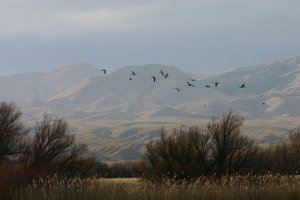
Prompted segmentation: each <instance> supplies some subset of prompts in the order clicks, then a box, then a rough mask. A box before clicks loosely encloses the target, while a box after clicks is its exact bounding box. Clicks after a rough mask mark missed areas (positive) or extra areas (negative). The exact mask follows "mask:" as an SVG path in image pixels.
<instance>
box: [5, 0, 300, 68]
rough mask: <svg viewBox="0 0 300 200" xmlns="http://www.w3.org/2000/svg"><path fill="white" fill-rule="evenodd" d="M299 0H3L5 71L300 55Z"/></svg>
mask: <svg viewBox="0 0 300 200" xmlns="http://www.w3.org/2000/svg"><path fill="white" fill-rule="evenodd" d="M299 11H300V1H299V0H185V1H183V0H151V1H150V0H148V1H147V0H131V1H130V0H0V74H11V73H15V72H24V71H33V70H34V71H49V70H51V69H54V68H57V67H60V66H62V65H66V64H72V63H77V62H82V61H87V62H90V63H92V64H94V65H96V66H99V67H103V66H105V67H108V68H118V67H121V66H126V65H139V64H150V63H160V64H173V65H175V66H178V67H180V68H182V69H185V70H188V71H192V72H197V73H213V72H216V71H220V70H222V69H225V68H230V67H236V66H246V65H252V64H258V63H263V62H267V61H272V60H276V59H281V58H287V57H292V56H299V55H300V52H299V50H300V12H299Z"/></svg>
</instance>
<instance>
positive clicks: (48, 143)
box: [31, 114, 84, 171]
mask: <svg viewBox="0 0 300 200" xmlns="http://www.w3.org/2000/svg"><path fill="white" fill-rule="evenodd" d="M83 151H84V146H77V145H76V144H75V138H74V135H70V134H68V123H67V122H66V121H64V120H63V119H61V118H60V119H53V118H52V117H51V116H50V115H49V114H45V115H44V117H43V119H42V121H40V122H37V123H36V126H35V136H34V138H33V142H32V155H31V163H32V165H33V166H45V165H46V166H47V167H48V168H49V170H56V169H58V170H62V171H68V168H71V167H72V165H73V164H76V160H77V158H78V156H79V155H80V154H82V153H83Z"/></svg>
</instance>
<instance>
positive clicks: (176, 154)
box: [142, 112, 258, 181]
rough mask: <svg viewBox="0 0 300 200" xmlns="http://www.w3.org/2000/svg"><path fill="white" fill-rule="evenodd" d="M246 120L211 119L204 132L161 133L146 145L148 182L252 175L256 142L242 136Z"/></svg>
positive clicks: (197, 129) (226, 117) (182, 130)
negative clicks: (243, 123) (149, 180)
mask: <svg viewBox="0 0 300 200" xmlns="http://www.w3.org/2000/svg"><path fill="white" fill-rule="evenodd" d="M242 122H243V120H242V119H241V118H240V117H238V116H236V115H234V114H233V113H231V112H230V113H228V114H227V115H224V117H223V118H222V119H220V120H217V119H212V120H211V121H210V122H209V123H208V125H207V128H206V129H205V130H199V128H197V127H191V128H189V129H185V128H180V130H179V131H177V130H174V131H173V133H172V134H171V135H166V133H165V132H164V131H162V134H161V137H160V139H159V140H157V141H153V142H151V143H149V144H148V145H147V148H146V153H145V159H146V161H145V162H143V164H142V166H143V167H142V172H143V173H144V177H145V178H146V179H151V180H158V181H160V180H162V179H164V178H168V179H173V180H175V181H183V180H186V181H189V180H191V179H193V178H195V177H199V176H202V175H213V174H215V175H217V176H218V177H219V176H221V175H230V174H235V173H240V174H242V173H249V172H251V170H252V165H253V163H252V162H253V158H254V157H255V156H256V154H257V150H258V148H257V146H256V144H255V142H254V141H253V140H251V139H249V138H248V137H246V136H244V135H242V134H241V131H240V126H241V125H242Z"/></svg>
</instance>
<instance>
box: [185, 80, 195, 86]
mask: <svg viewBox="0 0 300 200" xmlns="http://www.w3.org/2000/svg"><path fill="white" fill-rule="evenodd" d="M186 86H189V87H195V85H194V84H191V83H190V82H189V81H187V82H186Z"/></svg>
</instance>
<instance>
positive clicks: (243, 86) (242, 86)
mask: <svg viewBox="0 0 300 200" xmlns="http://www.w3.org/2000/svg"><path fill="white" fill-rule="evenodd" d="M238 87H239V88H246V86H245V83H243V84H242V85H241V86H238Z"/></svg>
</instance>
